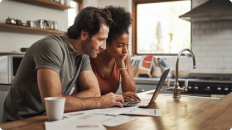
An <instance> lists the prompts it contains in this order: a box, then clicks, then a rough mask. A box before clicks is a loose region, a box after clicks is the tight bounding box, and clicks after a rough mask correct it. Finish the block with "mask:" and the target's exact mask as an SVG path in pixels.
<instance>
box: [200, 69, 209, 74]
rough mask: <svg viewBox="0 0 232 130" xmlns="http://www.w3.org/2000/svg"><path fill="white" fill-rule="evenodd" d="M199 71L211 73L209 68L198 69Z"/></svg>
mask: <svg viewBox="0 0 232 130" xmlns="http://www.w3.org/2000/svg"><path fill="white" fill-rule="evenodd" d="M200 72H201V73H211V69H200Z"/></svg>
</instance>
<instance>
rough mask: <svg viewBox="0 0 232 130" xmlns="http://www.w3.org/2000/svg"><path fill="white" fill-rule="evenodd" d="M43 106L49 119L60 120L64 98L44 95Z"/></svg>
mask: <svg viewBox="0 0 232 130" xmlns="http://www.w3.org/2000/svg"><path fill="white" fill-rule="evenodd" d="M44 100H45V106H46V113H47V117H48V120H49V121H56V120H61V119H62V117H63V114H64V106H65V100H66V98H64V97H46V98H44Z"/></svg>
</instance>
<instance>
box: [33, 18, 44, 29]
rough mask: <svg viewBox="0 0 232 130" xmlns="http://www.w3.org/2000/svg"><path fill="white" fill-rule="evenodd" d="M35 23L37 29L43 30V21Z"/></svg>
mask: <svg viewBox="0 0 232 130" xmlns="http://www.w3.org/2000/svg"><path fill="white" fill-rule="evenodd" d="M35 23H36V27H37V28H41V29H44V20H37V21H35Z"/></svg>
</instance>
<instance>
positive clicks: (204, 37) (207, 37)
mask: <svg viewBox="0 0 232 130" xmlns="http://www.w3.org/2000/svg"><path fill="white" fill-rule="evenodd" d="M200 37H201V40H211V39H212V35H201V36H200Z"/></svg>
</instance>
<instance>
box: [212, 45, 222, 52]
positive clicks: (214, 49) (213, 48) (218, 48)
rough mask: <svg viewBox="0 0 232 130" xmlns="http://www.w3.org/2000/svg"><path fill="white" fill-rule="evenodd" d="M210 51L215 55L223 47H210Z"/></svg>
mask: <svg viewBox="0 0 232 130" xmlns="http://www.w3.org/2000/svg"><path fill="white" fill-rule="evenodd" d="M211 50H212V51H216V52H215V53H217V51H223V50H224V49H223V46H212V47H211Z"/></svg>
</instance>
